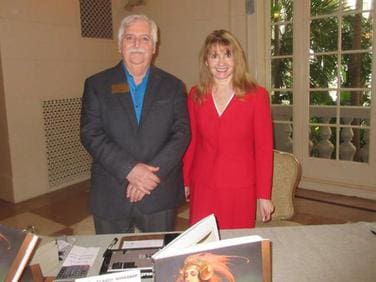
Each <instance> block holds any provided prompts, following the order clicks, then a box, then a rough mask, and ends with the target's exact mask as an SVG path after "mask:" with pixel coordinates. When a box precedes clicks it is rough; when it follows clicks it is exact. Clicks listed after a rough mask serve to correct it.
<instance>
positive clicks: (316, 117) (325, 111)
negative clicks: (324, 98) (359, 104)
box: [309, 106, 337, 124]
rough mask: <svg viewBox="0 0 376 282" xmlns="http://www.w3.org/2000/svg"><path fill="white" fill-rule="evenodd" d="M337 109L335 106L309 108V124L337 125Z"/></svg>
mask: <svg viewBox="0 0 376 282" xmlns="http://www.w3.org/2000/svg"><path fill="white" fill-rule="evenodd" d="M336 115H337V113H336V108H335V107H334V106H321V107H320V106H310V107H309V122H310V123H325V124H329V123H330V124H335V123H336V122H337V118H336Z"/></svg>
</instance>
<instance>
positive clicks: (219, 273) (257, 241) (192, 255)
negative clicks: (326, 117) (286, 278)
mask: <svg viewBox="0 0 376 282" xmlns="http://www.w3.org/2000/svg"><path fill="white" fill-rule="evenodd" d="M152 260H153V261H154V271H155V281H156V282H183V281H237V282H243V281H244V282H249V281H260V282H261V281H271V261H270V241H269V240H267V239H264V238H262V237H260V236H258V235H252V236H243V237H237V238H231V239H225V240H220V238H219V232H218V228H217V224H216V221H215V217H214V215H210V216H208V217H206V218H204V219H202V220H201V221H199V222H198V223H196V224H195V225H193V226H192V227H190V228H189V229H187V230H186V231H185V232H183V233H182V234H181V235H180V236H178V237H177V238H176V239H175V240H173V241H172V242H171V243H170V244H168V245H167V246H166V247H164V248H163V249H161V250H159V251H158V252H156V253H155V254H154V255H153V256H152Z"/></svg>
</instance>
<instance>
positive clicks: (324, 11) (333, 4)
mask: <svg viewBox="0 0 376 282" xmlns="http://www.w3.org/2000/svg"><path fill="white" fill-rule="evenodd" d="M338 2H339V1H322V0H312V1H311V15H312V16H318V15H328V14H332V13H334V12H336V11H338V7H339V5H338Z"/></svg>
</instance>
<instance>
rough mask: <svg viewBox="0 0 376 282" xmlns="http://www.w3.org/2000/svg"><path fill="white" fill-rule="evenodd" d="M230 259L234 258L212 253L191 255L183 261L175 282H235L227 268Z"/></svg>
mask: <svg viewBox="0 0 376 282" xmlns="http://www.w3.org/2000/svg"><path fill="white" fill-rule="evenodd" d="M231 258H236V257H230V256H224V255H217V254H212V253H199V254H195V255H191V256H189V257H187V258H186V259H185V261H184V265H183V267H182V268H181V269H180V271H179V277H178V279H177V280H176V282H221V281H228V282H235V277H234V275H233V274H232V273H231V270H230V268H229V264H230V259H231ZM247 262H249V261H247Z"/></svg>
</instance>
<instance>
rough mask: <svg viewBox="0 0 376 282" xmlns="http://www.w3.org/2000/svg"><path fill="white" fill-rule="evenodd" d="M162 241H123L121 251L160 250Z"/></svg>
mask: <svg viewBox="0 0 376 282" xmlns="http://www.w3.org/2000/svg"><path fill="white" fill-rule="evenodd" d="M162 247H163V240H162V239H160V240H135V241H124V243H123V245H122V246H121V249H143V248H162Z"/></svg>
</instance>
